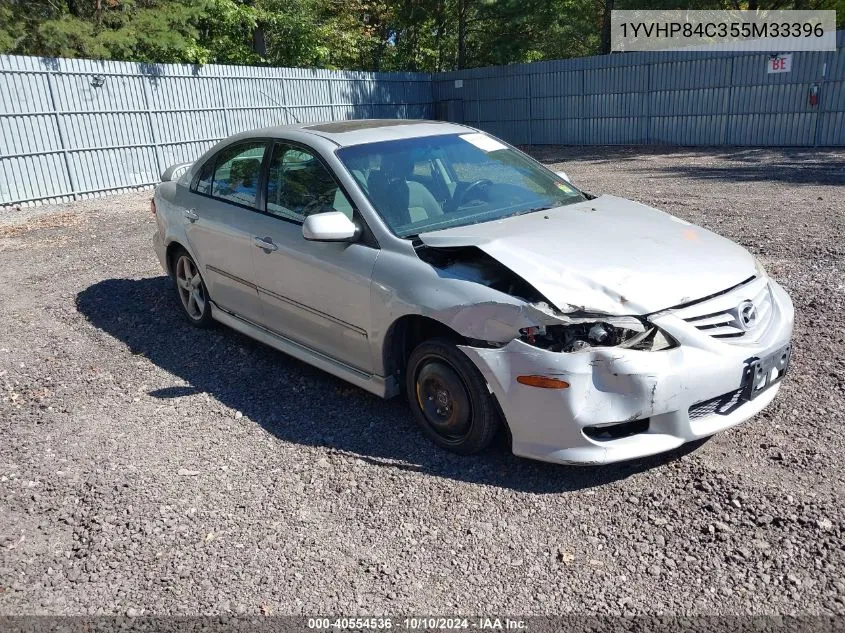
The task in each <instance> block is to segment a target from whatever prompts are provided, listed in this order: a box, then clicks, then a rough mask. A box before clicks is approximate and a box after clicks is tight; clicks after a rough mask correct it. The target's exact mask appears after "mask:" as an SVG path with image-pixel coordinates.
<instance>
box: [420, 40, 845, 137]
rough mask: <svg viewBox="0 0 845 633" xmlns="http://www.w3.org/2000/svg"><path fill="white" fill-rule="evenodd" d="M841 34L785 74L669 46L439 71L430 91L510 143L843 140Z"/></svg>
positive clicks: (742, 58)
mask: <svg viewBox="0 0 845 633" xmlns="http://www.w3.org/2000/svg"><path fill="white" fill-rule="evenodd" d="M843 43H845V31H840V32H838V33H837V46H838V48H837V50H836V51H827V52H795V53H793V61H792V69H791V71H790V72H788V73H769V72H768V66H769V59H770V55H768V54H767V53H758V52H750V53H745V52H742V53H731V52H721V51H703V52H702V51H684V50H671V51H659V52H648V53H622V54H614V55H603V56H597V57H584V58H579V59H566V60H554V61H545V62H537V63H533V64H513V65H510V66H503V67H490V68H473V69H470V70H462V71H455V72H449V73H441V74H439V75H435V76H434V77H433V78H432V81H433V84H434V85H433V89H432V94H433V95H434V100H435V101H436V102H438V112H450V113H462V117H460V116H459V115H455V116H456V117H457V118H460V121H459V122H465V123H467V124H470V125H475V126H478V127H480V128H481V129H484V130H487V131H489V132H491V133H493V134H498V135H501V136H502V137H503V138H504V139H505V140H508V141H511V142H526V143H533V144H557V143H564V144H585V145H593V144H628V143H650V144H660V143H669V144H680V145H724V144H739V145H805V146H813V145H845V130H843V126H842V123H843V118H845V50H843V48H842V46H843ZM526 78H527V85H526ZM815 86H818V90H819V102H818V103H815V104H814V103H812V102H811V100H810V91H811V89H813V88H814V87H815ZM439 102H444V105H445V104H448V106H449V107H448V108H447V107H439ZM525 121H528V122H529V124H528V126H527V128H526V126H525V125H523V123H524V122H525ZM515 139H527V140H526V141H518V140H515Z"/></svg>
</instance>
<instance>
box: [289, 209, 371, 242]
mask: <svg viewBox="0 0 845 633" xmlns="http://www.w3.org/2000/svg"><path fill="white" fill-rule="evenodd" d="M302 237H304V238H305V239H306V240H311V241H313V242H352V241H354V240H355V238H356V237H358V227H357V226H355V224H354V223H353V222H352V220H350V219H349V218H347V217H346V216H345V215H344V214H343V213H341V212H340V211H326V212H324V213H315V214H313V215H309V216H308V217H306V218H305V222H303V223H302Z"/></svg>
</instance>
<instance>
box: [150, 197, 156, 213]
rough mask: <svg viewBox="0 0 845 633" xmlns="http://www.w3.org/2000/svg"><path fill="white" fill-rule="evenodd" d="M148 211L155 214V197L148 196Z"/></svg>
mask: <svg viewBox="0 0 845 633" xmlns="http://www.w3.org/2000/svg"><path fill="white" fill-rule="evenodd" d="M150 213H152V214H153V215H155V214H156V199H155V198H150Z"/></svg>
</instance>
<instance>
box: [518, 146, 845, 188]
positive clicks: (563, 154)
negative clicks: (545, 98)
mask: <svg viewBox="0 0 845 633" xmlns="http://www.w3.org/2000/svg"><path fill="white" fill-rule="evenodd" d="M528 153H530V154H531V155H532V156H534V158H536V159H538V160H540V161H541V162H543V163H546V164H554V163H565V162H566V161H568V160H576V161H579V162H607V163H609V164H617V165H618V164H620V163H624V162H626V161H639V163H638V165H637V168H638V169H645V170H648V171H650V172H651V173H663V174H665V175H666V176H669V177H672V178H676V177H679V176H680V177H684V178H692V179H696V180H722V181H726V182H760V181H773V182H783V183H790V184H811V185H845V154H843V153H842V151H841V149H839V148H828V149H825V148H813V149H807V148H789V147H770V148H762V147H734V148H731V147H710V148H692V147H688V148H684V147H661V146H640V147H612V146H610V147H591V148H579V147H554V146H553V147H544V146H533V147H530V148H528ZM667 155H671V156H673V157H675V158H676V159H677V158H681V157H688V158H689V159H691V162H686V163H685V162H684V161H683V160H673V161H671V165H670V166H668V167H667V166H660V167H652V166H650V165H649V157H651V156H667Z"/></svg>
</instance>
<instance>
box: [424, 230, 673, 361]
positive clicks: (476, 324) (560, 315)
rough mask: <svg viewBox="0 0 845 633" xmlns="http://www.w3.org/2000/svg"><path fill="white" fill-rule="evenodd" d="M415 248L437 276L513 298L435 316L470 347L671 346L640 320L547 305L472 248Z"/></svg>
mask: <svg viewBox="0 0 845 633" xmlns="http://www.w3.org/2000/svg"><path fill="white" fill-rule="evenodd" d="M415 248H416V252H417V255H418V256H419V258H420V259H421V260H423V261H424V262H426V263H428V264H430V265H431V266H432V267H433V268H435V270H437V271H438V274H440V275H441V276H445V277H449V278H456V279H462V280H465V281H471V282H475V283H478V284H481V285H484V286H486V287H488V288H491V289H492V290H496V291H498V292H501V293H503V294H506V295H508V296H509V298H513V299H517V300H518V302H517V303H511V302H508V303H503V302H495V301H489V302H483V303H476V304H473V305H460V306H455V307H453V308H451V309H448V310H446V311H444V312H445V314H441V315H439V316H440V317H441V318H442V319H443V320H444V321H445V322H447V323H449V324H450V325H451V326H452V327H454V328H455V329H456V330H457V331H458V332H462V333H467V332H469V333H470V336H469V337H470V338H471V339H472V340H473V342H474V343H476V344H481V345H484V346H488V347H501V346H502V345H504V344H507V343H508V342H510V341H511V340H515V339H519V340H521V341H523V342H525V343H528V344H529V345H532V346H534V347H538V348H541V349H545V350H548V351H553V352H565V353H572V352H578V351H582V350H587V349H590V348H594V347H620V348H623V349H634V350H643V351H659V350H664V349H670V348H672V347H675V346H676V345H677V342H676V341H675V340H674V339H673V338H672V337H671V336H670V335H669V334H667V333H666V332H664V331H663V330H661V329H660V328H658V327H657V326H655V325H653V324H651V323H649V322H648V320H646V319H645V318H643V317H638V316H618V315H611V314H604V313H597V312H590V311H588V310H587V309H586V308H585V307H584V306H576V305H566V306H559V307H556V306H553V305H552V304H551V302H550V301H549V300H548V299H547V298H546V297H544V296H543V295H542V293H540V292H539V291H538V290H537V289H536V288H534V287H533V286H532V285H531V284H530V283H529V282H528V281H526V280H525V279H523V278H522V277H520V276H519V275H517V274H516V273H514V272H513V271H511V270H510V269H509V268H507V267H506V266H504V265H503V264H501V263H500V262H499V261H497V260H496V259H494V258H493V257H491V256H490V255H488V254H487V253H485V252H484V251H483V250H481V249H479V248H477V247H475V246H460V247H449V248H442V247H440V248H434V247H430V246H427V245H425V244H423V243H421V242H420V243H418V244H416V245H415ZM559 308H563V309H565V310H567V311H565V312H564V311H561V309H559Z"/></svg>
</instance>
